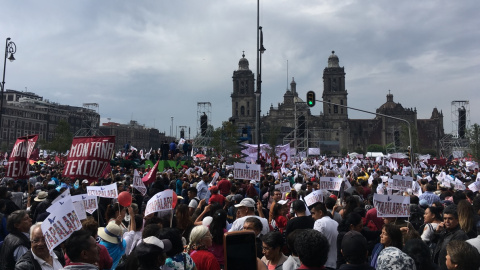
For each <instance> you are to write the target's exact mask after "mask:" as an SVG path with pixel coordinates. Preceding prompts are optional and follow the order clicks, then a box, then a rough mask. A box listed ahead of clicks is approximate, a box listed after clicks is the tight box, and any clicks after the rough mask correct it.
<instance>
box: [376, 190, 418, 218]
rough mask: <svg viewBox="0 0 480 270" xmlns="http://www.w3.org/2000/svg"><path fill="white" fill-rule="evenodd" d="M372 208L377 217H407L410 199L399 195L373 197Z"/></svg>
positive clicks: (377, 195)
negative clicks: (375, 211) (374, 209)
mask: <svg viewBox="0 0 480 270" xmlns="http://www.w3.org/2000/svg"><path fill="white" fill-rule="evenodd" d="M373 206H374V207H375V208H376V209H377V216H378V217H409V216H410V197H409V196H399V195H381V194H374V195H373Z"/></svg>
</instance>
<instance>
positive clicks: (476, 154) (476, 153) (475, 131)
mask: <svg viewBox="0 0 480 270" xmlns="http://www.w3.org/2000/svg"><path fill="white" fill-rule="evenodd" d="M467 139H468V140H469V141H470V154H471V155H472V156H473V158H475V159H476V160H479V159H480V125H478V124H477V123H475V124H473V126H471V127H470V128H469V129H468V130H467Z"/></svg>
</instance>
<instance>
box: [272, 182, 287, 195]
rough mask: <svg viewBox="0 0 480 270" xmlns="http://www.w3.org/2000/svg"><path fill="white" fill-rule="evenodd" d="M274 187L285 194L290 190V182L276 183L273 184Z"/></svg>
mask: <svg viewBox="0 0 480 270" xmlns="http://www.w3.org/2000/svg"><path fill="white" fill-rule="evenodd" d="M275 189H278V190H280V192H282V194H285V193H287V192H290V190H291V188H290V183H289V182H283V183H280V184H277V185H275Z"/></svg>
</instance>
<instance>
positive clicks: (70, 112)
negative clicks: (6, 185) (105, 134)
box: [0, 89, 100, 150]
mask: <svg viewBox="0 0 480 270" xmlns="http://www.w3.org/2000/svg"><path fill="white" fill-rule="evenodd" d="M3 96H4V101H3V112H2V126H1V130H0V141H1V144H0V146H1V148H5V150H9V149H11V148H12V147H13V145H14V143H15V141H16V140H17V138H18V137H22V136H26V135H33V134H38V135H39V138H38V139H39V140H45V141H51V140H53V139H54V138H55V129H56V127H57V124H58V122H59V121H60V120H62V119H63V120H65V121H67V122H68V123H69V125H70V131H71V132H72V134H76V133H77V132H78V131H80V130H82V129H84V128H97V129H98V126H99V124H100V115H99V114H98V113H97V111H95V110H92V109H89V108H85V107H76V106H70V105H61V104H58V103H55V102H50V101H48V100H46V99H44V98H43V97H41V96H39V95H37V94H35V93H32V92H23V91H16V90H10V89H7V90H6V91H5V93H4V95H3Z"/></svg>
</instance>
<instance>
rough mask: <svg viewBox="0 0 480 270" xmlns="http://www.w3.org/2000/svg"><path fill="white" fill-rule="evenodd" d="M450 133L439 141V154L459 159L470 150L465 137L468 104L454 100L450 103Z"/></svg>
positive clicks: (468, 118) (468, 124) (468, 119)
mask: <svg viewBox="0 0 480 270" xmlns="http://www.w3.org/2000/svg"><path fill="white" fill-rule="evenodd" d="M451 118H452V133H451V134H446V135H445V137H443V138H442V139H441V140H440V146H441V150H440V151H441V154H442V156H444V157H450V156H452V155H453V157H454V158H461V157H464V156H465V153H466V152H467V151H468V150H469V148H470V142H469V140H468V139H467V137H466V134H467V131H468V129H469V128H470V102H469V101H468V100H454V101H452V102H451Z"/></svg>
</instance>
